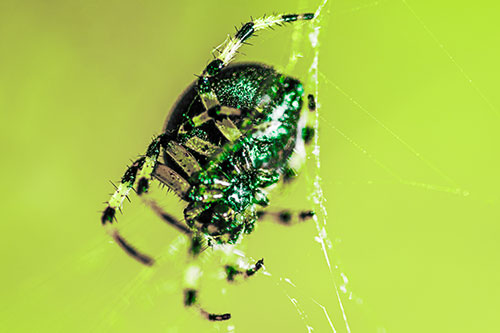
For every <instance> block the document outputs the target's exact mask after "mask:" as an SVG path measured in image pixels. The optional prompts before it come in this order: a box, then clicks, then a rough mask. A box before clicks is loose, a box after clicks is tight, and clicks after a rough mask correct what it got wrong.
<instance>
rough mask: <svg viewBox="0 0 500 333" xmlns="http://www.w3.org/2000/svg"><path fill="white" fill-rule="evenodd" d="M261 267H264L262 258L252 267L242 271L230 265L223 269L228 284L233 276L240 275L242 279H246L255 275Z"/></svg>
mask: <svg viewBox="0 0 500 333" xmlns="http://www.w3.org/2000/svg"><path fill="white" fill-rule="evenodd" d="M263 266H264V258H262V259H260V260H259V261H257V262H256V263H255V264H254V265H253V266H252V267H250V268H249V269H247V270H244V271H242V270H239V269H237V268H235V267H234V266H232V265H226V266H225V267H224V268H225V271H226V279H227V281H228V282H233V281H234V278H235V276H237V275H242V276H243V277H245V278H248V277H250V276H252V275H254V274H255V273H257V271H259V270H260V269H261V268H262V267H263Z"/></svg>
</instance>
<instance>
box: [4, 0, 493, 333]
mask: <svg viewBox="0 0 500 333" xmlns="http://www.w3.org/2000/svg"><path fill="white" fill-rule="evenodd" d="M320 4H321V1H316V0H297V1H295V0H292V1H290V0H289V1H281V0H280V1H264V0H254V1H239V0H238V1H222V0H211V1H182V2H181V1H176V2H173V1H141V2H134V1H88V0H86V1H26V0H24V1H9V0H3V1H1V2H0V142H1V144H0V149H1V153H2V154H1V156H2V162H1V164H0V165H1V166H0V168H1V179H2V181H1V183H2V191H1V200H0V205H1V210H0V220H1V224H0V226H1V227H0V228H1V232H0V235H1V236H0V237H1V241H0V250H1V253H2V255H1V259H2V270H1V274H0V288H1V289H0V290H1V301H0V331H2V332H142V331H148V332H254V331H258V332H304V331H308V330H312V329H313V330H314V332H332V331H333V330H335V331H336V332H349V331H350V332H377V333H383V332H471V331H473V332H498V331H499V330H500V324H499V321H498V313H499V312H500V287H499V281H500V269H499V266H500V261H499V259H500V255H499V251H500V245H499V241H498V239H499V238H500V227H499V221H500V213H499V211H500V209H499V208H500V197H499V190H498V189H499V188H500V180H499V177H498V170H500V158H499V155H498V146H499V144H500V134H499V124H500V97H499V96H500V95H499V94H498V78H499V77H500V63H499V62H498V59H500V47H499V37H498V36H499V32H500V31H499V30H500V29H499V28H500V27H499V23H498V22H499V13H500V5H499V4H498V2H497V1H491V0H479V1H474V2H470V1H450V0H445V1H428V0H424V1H414V0H385V1H384V0H379V1H372V0H330V1H329V2H328V3H326V5H325V7H324V8H323V11H322V19H321V22H320V24H318V26H319V28H320V34H319V42H320V45H319V46H317V47H316V48H312V47H311V44H310V42H309V38H308V36H309V34H310V33H311V26H310V25H308V24H307V23H305V24H299V25H297V26H296V27H292V26H288V27H286V28H280V29H277V30H275V31H267V32H262V33H260V34H259V35H260V36H259V37H258V38H255V39H253V40H252V41H251V43H252V44H253V46H249V47H245V48H244V50H242V51H243V53H244V54H243V55H241V56H240V57H239V58H238V60H240V61H241V60H245V61H260V62H265V63H268V64H272V65H275V66H276V68H278V69H279V70H289V71H290V74H291V75H294V76H296V77H299V78H301V80H303V81H304V82H305V83H306V85H307V87H306V88H310V89H312V88H313V87H314V83H315V80H314V77H313V76H312V74H311V73H310V72H309V68H310V67H311V64H312V62H313V60H314V56H315V55H316V54H317V55H318V59H319V72H320V74H319V77H318V83H319V94H318V97H319V103H320V108H319V111H318V112H319V117H320V119H319V122H320V129H319V144H320V147H321V149H320V152H321V153H320V161H321V167H320V168H319V169H317V168H316V162H315V160H314V158H313V157H311V158H310V159H309V160H308V161H307V162H306V165H305V168H304V170H303V172H302V174H301V176H300V177H299V179H298V180H297V182H296V183H294V184H292V185H290V186H289V187H280V188H278V189H276V191H275V193H274V196H273V199H272V202H273V205H274V207H277V208H285V207H293V208H295V209H302V208H305V209H307V208H310V207H314V208H315V209H318V207H317V206H315V204H314V202H313V201H312V200H311V199H310V197H311V195H312V194H313V193H314V191H315V190H316V189H315V186H314V184H313V183H314V180H315V179H316V176H319V177H321V179H322V181H321V183H320V184H321V187H322V190H323V195H324V198H325V200H326V209H327V212H328V214H327V215H326V216H324V215H321V216H320V223H322V221H323V218H325V219H326V222H327V227H326V231H327V236H328V238H327V240H329V241H330V243H331V248H329V249H327V254H328V256H329V259H330V261H331V270H332V272H331V274H330V272H329V270H328V266H327V264H326V261H325V257H324V254H323V251H322V249H321V246H320V245H319V243H318V242H317V241H316V240H315V237H317V236H318V231H317V229H316V226H315V224H314V223H313V222H308V223H303V224H300V225H297V226H294V227H290V228H287V227H284V226H281V225H278V224H275V223H273V222H272V221H263V222H262V223H260V225H259V228H258V229H257V230H256V231H255V232H254V233H253V234H252V235H250V236H249V237H247V238H246V239H245V241H244V242H243V244H242V249H243V250H244V251H245V252H246V253H247V254H248V255H249V256H250V257H252V258H261V257H264V258H265V263H266V269H267V272H268V273H269V275H265V274H259V275H258V276H256V277H255V278H254V279H252V280H248V281H245V282H244V283H241V284H239V285H234V286H227V284H225V283H223V281H220V279H217V278H216V277H217V269H216V268H217V267H216V265H213V266H212V268H210V267H208V270H207V271H206V273H205V274H204V276H203V285H202V302H203V304H204V306H205V307H206V308H207V309H209V310H211V311H214V312H225V311H230V312H232V314H233V319H232V320H231V321H230V322H224V323H210V322H207V321H205V320H204V319H202V318H201V317H200V316H199V314H197V313H196V312H193V311H190V310H186V309H185V308H184V307H183V306H182V294H181V292H182V290H181V285H180V281H181V280H182V274H183V273H182V272H183V268H184V267H185V264H186V257H185V255H184V254H183V251H182V247H183V246H184V245H183V244H184V241H185V240H184V239H183V237H182V236H179V234H178V233H177V232H176V231H175V230H173V229H172V228H170V227H168V226H165V225H164V224H162V223H160V222H159V221H158V219H157V218H156V217H155V216H154V214H152V213H151V212H150V211H149V210H148V209H147V208H146V207H145V206H144V205H143V204H142V203H141V202H140V200H138V199H137V198H133V197H132V203H131V204H129V203H126V204H125V207H124V214H123V216H119V217H118V218H119V226H120V230H121V231H122V232H123V234H124V235H125V236H126V237H127V238H128V239H129V240H130V241H131V242H132V243H133V244H135V245H136V246H137V247H139V248H141V249H142V250H144V251H146V252H148V253H151V254H153V255H155V256H156V257H157V258H158V259H159V261H160V265H158V267H155V268H152V269H145V268H144V267H142V266H140V265H139V264H138V263H137V262H135V261H134V260H132V259H131V258H130V257H128V256H126V255H125V254H124V253H123V252H122V251H121V250H120V249H119V248H118V246H117V245H116V244H113V242H111V241H110V239H109V238H108V237H107V235H106V234H105V233H104V231H103V230H102V229H101V226H100V222H99V217H100V211H102V209H103V208H104V205H103V204H102V202H103V201H106V200H107V199H108V193H110V192H111V191H112V185H110V184H109V182H108V181H109V180H113V181H116V180H118V179H119V178H120V177H121V175H122V173H123V172H124V170H125V167H126V165H127V164H128V163H129V161H130V159H133V158H135V157H136V156H137V155H138V154H140V153H142V152H143V151H144V149H145V147H146V145H147V144H148V143H149V141H150V139H151V137H152V136H153V135H155V134H158V133H159V131H160V130H161V128H162V126H163V122H164V119H165V117H166V115H167V114H168V111H169V109H170V107H171V105H172V104H173V103H174V102H175V100H176V98H177V97H178V96H179V94H181V93H182V91H183V89H184V88H185V87H186V86H187V85H188V84H189V83H190V82H191V81H192V80H193V79H194V76H193V75H194V74H197V73H199V72H200V71H201V70H202V69H203V67H204V66H205V65H206V64H207V62H208V61H209V60H210V59H211V56H210V52H211V50H212V48H213V47H215V46H217V45H219V44H220V43H221V42H222V41H223V40H224V38H225V37H226V35H227V34H228V33H230V32H231V33H232V32H233V31H234V26H235V25H236V26H239V25H240V23H242V22H246V21H247V20H248V19H249V17H250V16H253V17H257V16H260V15H262V14H265V13H272V12H278V13H279V12H303V11H315V10H316V9H317V8H318V6H319V5H320ZM294 59H295V60H296V62H294V61H295V60H294ZM291 61H292V62H291ZM292 65H293V66H292ZM312 149H313V148H312V147H311V148H309V152H311V151H312ZM310 156H313V155H310ZM153 190H154V192H155V193H154V195H155V196H156V197H157V198H158V199H159V200H161V203H162V206H163V207H166V208H167V209H169V211H171V212H172V213H173V214H175V215H177V216H181V212H182V204H181V203H179V202H178V200H177V199H175V198H173V195H172V194H166V192H165V191H164V190H160V189H157V188H156V187H153ZM176 249H177V250H176ZM212 259H213V260H214V261H215V262H216V261H217V258H216V257H215V258H212ZM287 279H288V280H287ZM339 300H340V301H339ZM340 302H341V303H340ZM341 304H342V306H341ZM342 310H343V311H342ZM344 316H345V318H344ZM329 320H330V321H329Z"/></svg>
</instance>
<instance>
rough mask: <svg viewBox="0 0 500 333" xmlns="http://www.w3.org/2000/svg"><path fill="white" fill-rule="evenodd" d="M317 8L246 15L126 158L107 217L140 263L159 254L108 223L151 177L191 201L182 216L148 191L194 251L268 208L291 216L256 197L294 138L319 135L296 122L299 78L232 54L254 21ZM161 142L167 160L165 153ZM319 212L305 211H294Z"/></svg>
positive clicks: (234, 235) (296, 17)
mask: <svg viewBox="0 0 500 333" xmlns="http://www.w3.org/2000/svg"><path fill="white" fill-rule="evenodd" d="M313 18H314V14H312V13H306V14H287V15H272V16H267V17H263V18H260V19H257V20H252V21H250V22H247V23H245V24H244V25H243V26H242V27H241V28H240V29H239V30H238V31H237V33H236V34H235V35H234V37H233V38H229V39H227V40H226V41H225V42H224V44H223V45H222V47H223V48H222V51H219V54H218V55H217V56H215V59H214V60H213V61H211V62H210V63H209V64H208V65H207V66H206V68H205V69H204V70H203V72H202V74H201V76H199V78H198V80H197V81H196V82H195V83H193V84H192V85H191V86H190V87H188V88H187V90H186V91H185V92H184V93H183V95H181V97H180V98H179V99H178V101H177V103H176V104H175V105H174V107H173V109H172V111H171V113H170V115H169V117H168V118H167V120H166V124H165V127H164V131H163V133H162V134H160V135H158V136H157V137H156V138H154V139H153V141H152V142H151V144H150V145H149V146H148V148H147V150H146V153H145V154H144V155H143V156H141V157H140V158H138V159H137V160H136V161H135V162H133V164H132V165H131V166H130V167H128V169H127V170H126V171H125V174H124V175H123V177H122V178H121V182H120V184H119V185H118V186H117V187H116V191H115V192H114V194H113V195H112V196H111V199H110V200H109V201H108V202H107V207H106V209H105V210H104V212H103V213H102V217H101V222H102V224H103V225H105V226H106V227H107V228H108V233H109V234H110V235H111V237H113V239H114V240H115V241H116V243H118V245H120V247H121V248H122V249H123V250H124V251H125V252H126V253H127V254H129V255H130V256H132V257H133V258H134V259H136V260H138V261H139V262H141V263H142V264H144V265H148V266H151V265H153V264H154V259H153V258H152V257H151V256H149V255H146V254H144V253H142V252H140V251H138V250H137V249H136V248H135V247H134V246H132V245H131V244H130V243H128V242H127V241H126V240H125V239H124V238H123V237H122V236H121V235H120V234H119V232H118V231H117V229H116V228H114V227H112V223H113V221H114V219H115V213H116V211H117V210H119V209H121V206H122V204H123V200H124V199H125V198H127V197H128V195H129V193H130V191H131V190H132V189H135V191H136V192H137V194H138V195H139V196H144V194H146V193H147V192H148V190H149V186H150V183H151V181H152V180H153V178H154V179H156V180H157V181H159V182H160V183H161V184H163V185H165V186H167V187H168V188H169V189H170V190H172V191H173V192H174V193H175V194H177V195H178V196H179V197H180V198H181V199H182V200H184V201H185V202H186V203H187V206H186V208H185V209H184V219H185V221H179V220H177V219H176V218H175V217H173V216H172V215H170V214H168V213H167V212H165V211H164V210H163V209H162V208H160V206H159V205H158V204H157V203H156V202H155V201H153V200H146V199H145V200H144V201H145V203H146V204H148V205H149V206H150V207H151V208H152V209H153V210H154V211H155V212H156V213H157V215H159V216H160V217H161V218H162V219H163V220H164V221H165V222H167V223H169V224H171V225H172V226H174V227H175V228H177V229H178V230H179V231H181V232H182V233H184V234H186V235H188V236H189V237H190V238H191V244H190V254H191V255H192V256H193V257H196V256H197V255H198V254H200V252H201V251H202V250H203V249H204V248H208V247H211V246H214V245H215V244H235V243H236V242H237V241H238V240H239V239H240V238H241V236H242V234H243V233H246V234H249V233H251V232H252V230H253V229H254V224H255V222H256V220H257V219H260V218H262V217H264V216H266V215H267V216H274V217H275V218H276V219H277V220H278V221H280V222H282V223H284V224H290V222H291V220H292V213H290V212H289V211H281V212H271V211H257V209H256V206H257V205H259V206H262V207H265V206H267V205H268V204H269V200H268V198H267V196H266V192H265V190H264V189H265V188H268V187H270V186H271V185H273V184H275V183H277V182H278V181H279V180H280V179H284V180H285V181H286V180H289V179H290V178H291V177H293V175H294V173H295V172H294V171H293V169H292V168H291V167H290V165H289V160H290V157H291V156H292V155H293V152H294V149H295V147H296V145H298V144H302V145H303V144H304V142H305V143H307V142H309V141H310V139H311V138H312V137H313V135H314V129H313V128H311V127H306V126H304V125H300V124H299V119H300V117H301V110H302V104H303V100H302V97H303V95H304V89H303V86H302V84H301V83H300V81H298V80H297V79H294V78H292V77H289V76H286V75H284V74H281V73H278V72H277V71H276V70H274V69H273V68H272V67H269V66H266V65H263V64H259V63H242V64H236V65H234V64H231V65H230V63H231V61H232V60H233V58H234V56H235V55H236V53H237V51H238V49H239V48H240V47H241V46H242V45H244V44H245V43H246V41H247V40H248V39H249V38H250V37H251V36H252V35H253V34H254V33H255V32H256V31H259V30H263V29H266V28H272V27H273V26H276V25H278V26H279V25H282V24H284V23H288V22H296V21H302V20H304V21H308V20H312V19H313ZM307 104H308V108H309V110H310V111H314V110H315V108H316V105H315V102H314V97H313V96H312V95H308V103H307ZM162 152H163V156H162V157H163V163H162V162H161V161H160V160H159V159H160V154H161V153H162ZM313 215H314V212H312V211H303V212H301V213H300V214H298V216H297V219H299V220H306V219H308V218H310V217H312V216H313ZM263 265H264V261H263V259H261V260H258V261H257V262H256V263H255V264H254V265H253V266H252V267H250V268H249V269H246V270H240V269H238V268H237V267H235V266H232V265H227V266H225V272H226V278H227V280H228V281H230V282H231V281H233V280H234V278H235V277H236V276H237V275H240V276H244V277H250V276H252V275H253V274H255V273H256V272H257V271H258V270H259V269H261V268H262V267H263ZM194 280H196V279H194ZM195 284H196V283H191V284H190V286H189V287H188V288H186V289H185V290H184V304H185V306H187V307H191V306H194V305H196V306H197V307H198V308H199V310H200V312H201V314H202V315H203V316H204V317H205V318H207V319H209V320H214V321H220V320H227V319H229V318H231V315H230V314H229V313H224V314H212V313H209V312H207V311H205V310H204V309H203V308H202V307H201V306H200V305H198V304H197V289H196V288H195Z"/></svg>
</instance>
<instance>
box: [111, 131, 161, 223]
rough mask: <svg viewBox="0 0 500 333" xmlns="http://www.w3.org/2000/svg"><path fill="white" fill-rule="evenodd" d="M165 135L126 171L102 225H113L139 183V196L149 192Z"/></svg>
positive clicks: (159, 137)
mask: <svg viewBox="0 0 500 333" xmlns="http://www.w3.org/2000/svg"><path fill="white" fill-rule="evenodd" d="M163 138H164V135H160V136H158V137H156V138H155V139H154V140H153V142H151V144H150V145H149V146H148V149H147V150H146V154H145V155H144V156H142V157H140V158H139V159H137V160H136V161H135V162H134V163H132V165H131V166H130V167H129V168H128V169H127V171H125V174H124V175H123V177H122V179H121V182H120V184H119V185H118V186H117V187H116V190H115V192H114V193H113V195H112V196H111V198H110V199H109V201H108V202H107V204H108V206H107V207H106V209H104V211H103V213H102V216H101V222H102V224H103V225H104V224H106V223H113V219H114V218H115V214H116V211H117V210H119V209H121V207H122V205H123V200H125V198H126V197H127V196H128V195H129V193H130V190H131V189H132V188H133V187H134V185H135V184H136V181H137V194H139V195H141V194H142V193H144V192H147V190H148V187H149V181H150V180H151V175H152V173H153V170H154V169H155V167H156V163H157V160H158V155H159V154H160V141H161V140H162V139H163Z"/></svg>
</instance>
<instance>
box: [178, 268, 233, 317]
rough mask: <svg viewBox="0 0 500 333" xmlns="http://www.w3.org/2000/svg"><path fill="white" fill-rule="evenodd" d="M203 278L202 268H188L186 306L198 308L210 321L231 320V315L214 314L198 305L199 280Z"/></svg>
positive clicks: (185, 290)
mask: <svg viewBox="0 0 500 333" xmlns="http://www.w3.org/2000/svg"><path fill="white" fill-rule="evenodd" d="M200 276H201V272H200V268H199V267H198V266H197V265H194V264H193V265H191V266H190V267H188V269H187V270H186V273H185V277H184V284H185V289H184V305H185V306H186V307H192V306H194V307H197V308H198V310H199V311H200V313H201V315H202V316H203V317H205V318H206V319H208V320H212V321H223V320H228V319H231V314H230V313H224V314H214V313H210V312H208V311H206V310H205V309H203V308H202V307H201V306H200V305H199V303H198V290H197V287H198V280H199V278H200Z"/></svg>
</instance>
